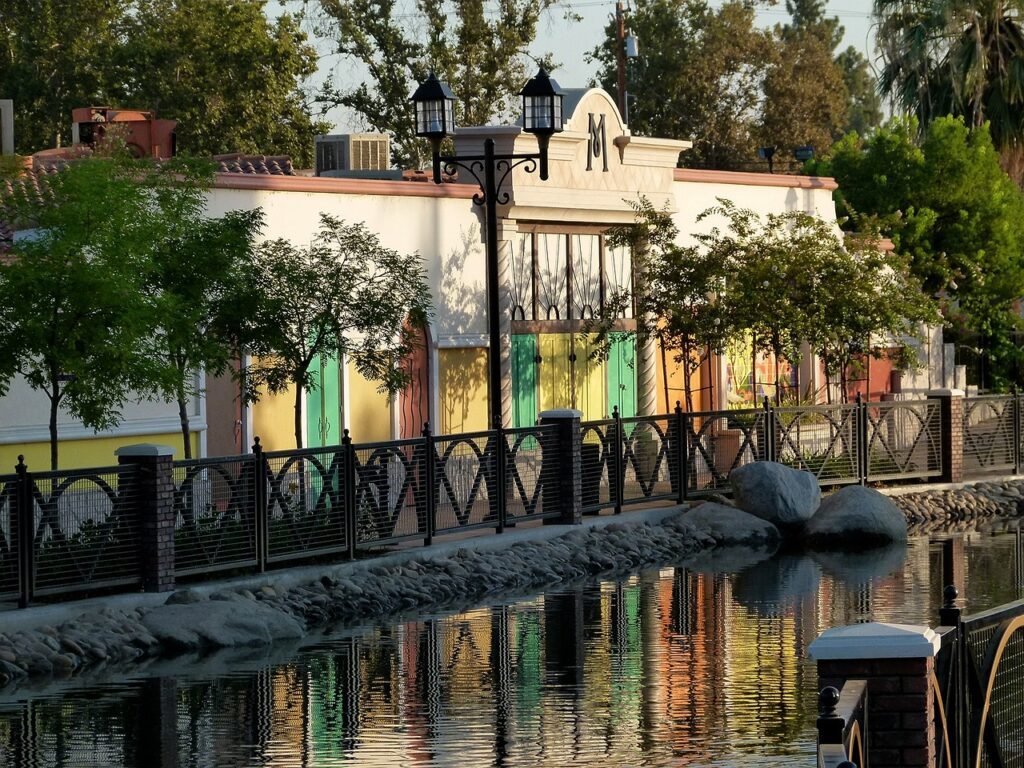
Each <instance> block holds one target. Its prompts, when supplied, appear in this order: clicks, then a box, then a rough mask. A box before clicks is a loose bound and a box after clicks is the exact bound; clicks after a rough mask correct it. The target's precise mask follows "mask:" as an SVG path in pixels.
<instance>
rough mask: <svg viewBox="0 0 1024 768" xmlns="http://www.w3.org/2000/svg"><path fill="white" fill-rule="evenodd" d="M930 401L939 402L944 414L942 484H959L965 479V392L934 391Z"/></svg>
mask: <svg viewBox="0 0 1024 768" xmlns="http://www.w3.org/2000/svg"><path fill="white" fill-rule="evenodd" d="M928 399H929V400H938V401H939V403H940V411H941V414H942V439H941V441H940V444H941V446H942V482H944V483H959V482H963V479H964V391H963V390H962V389H933V390H930V391H929V392H928Z"/></svg>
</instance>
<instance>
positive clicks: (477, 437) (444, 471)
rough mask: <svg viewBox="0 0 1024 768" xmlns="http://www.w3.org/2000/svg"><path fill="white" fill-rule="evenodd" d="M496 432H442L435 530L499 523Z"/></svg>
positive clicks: (436, 443) (438, 443)
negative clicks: (460, 433) (463, 433)
mask: <svg viewBox="0 0 1024 768" xmlns="http://www.w3.org/2000/svg"><path fill="white" fill-rule="evenodd" d="M496 435H497V433H496V432H474V433H471V434H468V435H442V436H439V437H437V438H436V439H435V440H434V449H435V451H436V457H437V458H436V462H435V467H436V478H437V479H436V482H435V488H436V494H437V504H436V507H435V509H436V512H435V517H434V521H435V522H434V531H435V532H436V533H451V532H452V531H462V530H469V529H472V528H484V527H490V526H497V525H498V522H499V521H498V510H497V504H496V503H494V502H495V500H496V497H497V494H496V493H495V492H494V489H495V486H496V484H497V482H498V478H497V471H496V470H497V459H496V451H497V443H496V442H495V440H496Z"/></svg>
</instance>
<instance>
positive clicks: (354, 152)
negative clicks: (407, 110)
mask: <svg viewBox="0 0 1024 768" xmlns="http://www.w3.org/2000/svg"><path fill="white" fill-rule="evenodd" d="M390 168H391V146H390V138H389V136H388V135H387V134H386V133H345V134H334V135H331V136H317V137H316V175H317V176H359V175H363V173H362V172H370V173H367V174H366V175H373V172H380V171H388V170H390Z"/></svg>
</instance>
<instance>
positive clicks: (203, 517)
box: [173, 454, 257, 577]
mask: <svg viewBox="0 0 1024 768" xmlns="http://www.w3.org/2000/svg"><path fill="white" fill-rule="evenodd" d="M173 471H174V512H175V524H174V574H175V576H176V577H180V576H186V575H188V574H202V573H210V572H213V571H218V570H223V569H226V568H243V567H247V566H254V565H256V564H257V552H256V457H255V456H254V455H251V454H250V455H246V456H225V457H222V458H216V459H198V460H191V461H177V462H175V463H174V470H173Z"/></svg>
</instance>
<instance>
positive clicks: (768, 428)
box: [764, 395, 775, 461]
mask: <svg viewBox="0 0 1024 768" xmlns="http://www.w3.org/2000/svg"><path fill="white" fill-rule="evenodd" d="M764 460H765V461H775V411H774V410H773V409H772V404H771V402H770V401H769V400H768V395H765V396H764Z"/></svg>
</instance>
